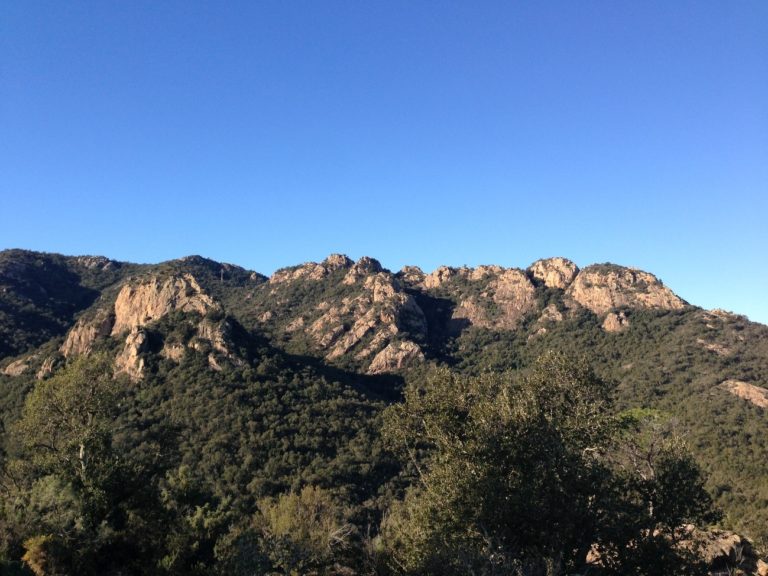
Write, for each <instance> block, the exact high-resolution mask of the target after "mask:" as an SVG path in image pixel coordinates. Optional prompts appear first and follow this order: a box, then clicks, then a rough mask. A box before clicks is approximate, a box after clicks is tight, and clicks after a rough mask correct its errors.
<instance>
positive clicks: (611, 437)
mask: <svg viewBox="0 0 768 576" xmlns="http://www.w3.org/2000/svg"><path fill="white" fill-rule="evenodd" d="M619 424H620V421H618V420H617V419H616V418H614V417H612V416H611V411H610V401H609V393H608V388H607V386H606V384H605V383H604V382H602V381H601V380H600V379H598V378H597V377H596V376H595V375H594V373H593V372H592V371H591V370H590V369H589V368H588V366H587V365H585V364H584V363H583V362H579V361H574V360H569V359H568V358H567V357H564V356H562V355H557V354H552V353H550V354H547V355H544V356H543V357H542V358H541V359H540V360H539V361H538V362H537V364H536V366H535V368H534V370H533V371H532V372H531V373H530V374H529V375H528V376H527V377H525V378H518V377H516V376H515V375H512V374H509V373H508V374H504V375H498V374H482V375H480V376H477V377H469V378H467V377H461V376H458V375H456V374H452V373H450V372H448V371H445V370H438V371H436V372H434V373H433V374H432V375H431V376H430V377H429V378H428V379H427V381H426V382H425V383H423V385H421V386H413V387H410V388H409V389H408V390H406V395H405V402H404V403H403V404H400V405H395V406H393V407H391V408H389V409H388V412H387V419H386V424H385V434H386V436H387V438H388V439H389V441H390V442H391V443H392V445H393V446H395V447H396V448H397V449H398V450H399V451H400V453H401V454H402V455H403V456H404V457H406V458H407V459H409V460H410V461H411V462H412V463H413V464H414V467H415V468H416V470H417V483H416V484H415V485H414V486H413V487H412V488H411V489H409V491H408V492H407V494H406V496H405V498H404V500H403V501H402V502H401V503H399V504H397V505H396V506H394V507H393V509H392V511H391V515H390V517H389V518H388V519H387V521H386V522H385V526H384V538H385V542H388V545H389V547H390V551H391V554H392V558H393V562H394V564H395V566H396V568H397V570H398V571H400V572H402V573H405V574H457V575H458V574H468V573H473V574H485V575H493V574H515V573H519V574H531V575H533V574H563V573H569V572H572V571H580V570H582V569H584V568H585V563H586V561H587V553H588V551H589V550H590V548H592V546H593V545H595V546H597V549H598V550H599V551H600V552H601V557H602V558H604V559H608V558H609V557H608V556H607V555H606V553H607V552H608V551H610V552H611V556H610V563H608V562H603V570H605V571H606V572H607V573H611V574H627V573H635V572H632V570H641V567H642V566H645V568H647V567H648V566H653V569H652V570H654V571H651V572H649V573H656V574H658V573H677V574H684V573H686V574H687V573H691V574H693V573H696V566H695V565H694V563H691V562H686V561H685V559H684V558H681V556H680V554H677V553H675V552H674V550H673V547H672V544H673V541H672V540H671V539H670V537H672V536H674V531H675V529H677V528H678V527H679V526H680V525H681V523H683V522H706V521H709V520H711V519H712V518H713V516H712V515H711V514H710V507H709V503H710V502H709V500H708V497H707V495H706V492H704V491H703V488H702V484H701V475H700V472H699V470H698V468H697V467H696V466H695V464H694V463H693V462H692V461H691V460H690V459H689V458H687V457H685V456H684V455H680V456H679V457H677V455H676V454H672V453H671V452H665V453H664V456H663V457H662V458H660V459H659V461H658V462H657V463H654V466H656V468H655V470H656V474H655V476H654V477H653V478H645V479H643V478H641V477H639V476H638V474H637V472H636V471H635V470H629V469H627V468H624V469H621V468H618V467H616V466H613V465H612V464H613V462H611V459H610V458H608V457H607V454H609V453H611V452H609V448H611V444H612V443H613V442H619V443H622V442H623V441H624V440H623V434H619V431H622V428H621V427H620V426H619ZM681 497H682V498H688V497H692V498H693V500H692V501H691V502H688V501H687V500H685V501H683V502H678V498H681ZM654 507H655V508H654ZM624 548H629V549H638V550H639V549H642V551H643V552H648V551H652V554H650V555H649V554H647V553H646V554H644V555H643V562H645V564H641V563H640V562H637V558H635V557H631V558H629V557H627V556H621V557H619V556H617V555H616V554H614V552H613V551H615V550H622V549H624ZM649 556H652V557H653V558H654V563H653V564H651V563H650V562H649ZM670 569H674V570H676V571H675V572H672V571H668V570H670ZM665 571H667V572H665ZM636 573H641V572H636Z"/></svg>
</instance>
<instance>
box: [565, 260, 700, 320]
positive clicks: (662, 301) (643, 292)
mask: <svg viewBox="0 0 768 576" xmlns="http://www.w3.org/2000/svg"><path fill="white" fill-rule="evenodd" d="M565 295H566V298H567V299H568V300H570V301H571V302H575V303H577V304H579V305H580V306H583V307H584V308H587V309H588V310H591V311H592V312H594V313H595V314H597V315H598V316H602V315H603V314H605V313H607V312H610V311H612V310H614V309H616V308H625V307H626V308H659V309H664V310H679V309H680V308H683V307H684V306H685V302H684V301H683V300H682V299H680V298H678V297H677V296H676V295H675V294H674V293H673V292H672V291H671V290H670V289H669V288H667V287H666V286H664V285H663V284H662V283H661V281H660V280H659V279H658V278H656V276H654V275H653V274H649V273H648V272H643V271H641V270H635V269H632V268H623V267H621V266H614V265H607V264H597V265H593V266H587V267H586V268H584V269H583V270H581V271H580V272H579V273H578V274H577V275H576V277H575V278H574V280H573V282H572V283H571V285H570V286H569V287H568V289H567V290H566V292H565Z"/></svg>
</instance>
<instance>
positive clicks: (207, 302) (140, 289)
mask: <svg viewBox="0 0 768 576" xmlns="http://www.w3.org/2000/svg"><path fill="white" fill-rule="evenodd" d="M214 309H216V310H218V309H220V307H219V306H218V304H216V303H215V302H214V301H213V299H212V298H211V297H210V296H208V295H207V294H205V293H204V292H203V290H202V288H200V285H199V284H198V283H197V281H196V280H195V278H194V277H193V276H192V275H191V274H183V275H180V276H170V277H168V278H159V277H151V278H148V279H146V280H143V281H142V282H139V283H136V284H131V283H129V284H128V285H126V286H124V287H123V289H122V290H120V293H119V294H118V295H117V300H116V301H115V322H114V325H113V326H112V336H116V335H118V334H121V333H123V332H127V331H129V330H132V329H133V328H136V327H140V326H146V325H147V324H148V323H150V322H152V321H154V320H158V319H159V318H162V317H163V316H165V315H166V314H168V313H169V312H172V311H176V310H178V311H181V312H198V313H199V314H206V313H207V312H209V311H211V310H214Z"/></svg>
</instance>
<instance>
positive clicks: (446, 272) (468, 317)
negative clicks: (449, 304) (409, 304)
mask: <svg viewBox="0 0 768 576" xmlns="http://www.w3.org/2000/svg"><path fill="white" fill-rule="evenodd" d="M423 286H424V288H426V289H427V290H430V289H432V290H439V291H440V293H448V294H450V295H451V296H452V297H453V298H455V299H456V300H457V304H456V307H455V308H454V310H453V313H452V317H451V323H452V327H453V328H452V332H453V333H457V332H459V331H460V330H461V329H463V328H464V327H465V326H467V325H471V326H476V327H479V328H490V329H496V330H512V329H514V328H516V327H517V326H518V325H519V324H520V321H521V320H522V319H523V318H524V317H525V315H526V314H528V313H530V312H532V311H533V310H534V309H535V307H536V288H535V287H534V285H533V283H532V282H531V280H530V279H529V278H528V276H527V275H526V274H525V272H523V271H522V270H518V269H517V268H502V267H501V266H478V267H477V268H449V267H447V266H442V267H440V268H438V269H437V270H435V271H434V272H432V274H429V275H427V276H426V277H425V278H424V282H423Z"/></svg>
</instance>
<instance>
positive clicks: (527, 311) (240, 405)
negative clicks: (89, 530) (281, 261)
mask: <svg viewBox="0 0 768 576" xmlns="http://www.w3.org/2000/svg"><path fill="white" fill-rule="evenodd" d="M0 285H2V291H1V292H0V314H1V315H0V320H1V321H2V322H1V323H0V330H2V335H3V339H2V343H1V345H0V373H2V375H0V386H2V406H0V408H2V411H3V413H2V417H3V421H4V422H5V423H6V425H9V424H10V423H11V422H12V421H13V420H14V419H15V417H16V415H17V414H18V410H19V407H20V405H21V399H22V398H23V395H24V394H25V392H26V391H27V390H28V389H29V387H30V386H31V385H32V383H33V382H34V380H35V378H44V377H47V375H48V374H50V373H52V372H53V371H55V370H56V367H57V366H58V365H60V364H61V363H62V362H64V360H65V359H66V358H72V357H75V356H78V355H81V354H88V353H92V352H94V351H106V352H108V353H109V354H111V355H113V357H114V358H115V364H116V366H117V369H118V371H120V372H123V373H125V374H127V375H128V376H129V377H130V379H131V380H132V381H133V382H134V385H135V386H136V387H137V388H136V399H137V402H140V403H141V404H137V406H139V405H141V406H143V408H142V409H141V410H139V409H138V408H137V409H136V410H137V412H141V413H143V414H144V415H145V416H146V415H147V414H150V415H151V414H154V416H152V417H151V418H150V420H152V419H154V421H160V420H162V419H163V418H165V417H166V416H168V415H169V414H175V415H177V416H174V418H178V415H180V414H183V413H195V412H198V411H200V414H201V415H202V414H208V415H209V416H207V417H208V418H214V419H215V420H217V421H218V422H219V423H220V424H221V426H222V427H223V428H224V429H226V430H229V431H228V432H226V433H223V436H222V440H221V442H223V445H226V446H229V447H230V448H229V449H231V450H234V451H235V452H236V453H237V452H238V451H243V450H246V449H245V447H247V446H251V447H253V446H255V445H257V444H262V443H264V442H266V445H265V446H267V447H266V448H265V450H266V452H265V453H264V454H265V455H263V456H260V457H259V458H257V459H256V460H253V459H250V460H248V462H250V464H248V466H247V467H246V468H247V473H246V472H237V470H236V468H237V465H236V460H232V461H229V462H227V463H226V464H225V463H222V464H221V466H223V467H224V468H221V467H219V468H215V467H214V468H206V466H208V464H207V463H202V462H201V461H200V460H199V457H197V456H194V454H195V453H196V450H197V451H199V448H200V446H201V445H207V442H208V440H207V439H206V433H202V432H200V430H205V429H206V427H205V426H203V425H202V423H200V424H198V425H197V427H195V426H192V427H184V426H182V428H181V429H180V430H182V432H180V433H181V434H182V436H184V437H185V438H186V440H185V441H184V442H185V443H183V445H185V446H187V448H186V449H185V450H183V451H182V454H181V455H180V456H179V457H180V458H181V459H182V460H183V461H185V462H189V463H190V464H193V465H194V466H196V467H197V468H199V469H200V470H206V469H207V470H209V473H213V471H214V470H216V473H217V474H221V473H223V472H222V470H224V469H227V470H229V471H228V472H226V474H225V475H226V476H227V477H230V478H235V477H237V478H240V480H237V481H234V480H233V481H232V482H231V483H228V484H226V485H227V486H229V488H227V489H226V490H228V491H231V493H233V494H234V493H237V494H240V495H241V496H242V494H243V493H247V492H248V490H247V489H246V488H244V484H243V482H244V478H245V476H248V477H251V478H260V480H259V482H261V483H263V485H264V486H266V485H269V483H270V482H272V483H274V487H273V490H277V487H279V486H282V487H285V486H287V485H290V484H291V482H293V481H294V480H293V479H296V478H301V477H310V476H312V477H317V478H320V477H323V474H324V473H323V472H322V470H323V469H327V470H332V469H334V466H337V464H332V462H334V461H335V462H337V463H338V462H345V463H344V464H338V466H341V468H339V469H338V473H339V474H340V475H341V476H344V475H345V474H346V473H345V472H344V471H343V469H344V468H345V467H349V466H352V467H354V466H358V465H360V464H361V462H362V461H361V460H360V459H361V458H362V459H363V460H365V459H366V458H367V459H369V460H370V462H369V466H367V467H365V470H366V472H364V473H363V472H360V473H357V472H355V473H351V472H350V474H351V475H352V476H354V477H355V478H356V479H355V480H349V482H348V483H347V484H346V485H347V486H348V489H349V490H351V491H354V490H355V489H356V488H354V486H355V485H357V484H359V485H364V486H366V488H365V490H363V491H364V492H365V491H366V490H367V492H366V494H367V496H366V495H365V494H361V495H360V498H364V497H371V495H373V494H376V493H379V491H382V490H383V491H385V492H386V491H387V490H389V488H386V487H385V485H387V482H388V480H387V478H388V477H389V476H388V475H391V473H392V471H391V470H389V471H387V470H388V469H387V466H388V464H386V459H384V460H380V459H379V458H380V456H374V454H378V452H377V451H378V450H379V448H378V447H377V446H378V444H377V441H376V440H375V439H374V437H375V434H376V432H375V418H376V414H377V412H378V410H379V409H380V407H381V406H383V405H385V404H386V403H387V402H391V401H393V400H395V399H396V398H397V396H398V394H399V389H400V386H401V384H402V381H403V378H412V379H415V378H418V377H419V374H420V373H421V370H422V368H423V367H425V366H427V365H430V364H433V363H437V364H446V365H449V366H451V367H452V368H453V369H454V370H457V371H460V372H466V373H479V372H482V371H485V370H495V371H499V370H505V369H510V368H511V369H516V368H524V367H526V366H529V365H531V363H532V362H533V361H534V359H535V358H536V357H537V356H539V355H540V354H541V353H542V352H544V351H546V350H550V349H555V350H561V351H566V352H569V353H571V354H575V355H587V356H588V358H589V359H590V362H591V363H592V364H593V366H594V367H595V369H596V370H597V372H598V373H599V374H600V375H601V376H602V377H604V378H607V379H609V380H610V381H611V382H613V383H614V385H615V387H614V389H615V394H616V398H617V401H618V403H619V404H620V405H621V406H624V407H627V408H630V407H646V408H654V409H658V410H661V411H663V412H664V413H666V414H668V415H669V416H671V417H672V418H673V419H674V420H675V421H676V422H677V427H678V430H679V431H680V432H681V433H683V434H684V435H685V436H686V437H687V438H688V441H689V443H690V444H691V447H692V449H693V451H694V453H695V454H696V456H697V458H698V459H699V460H700V462H701V463H702V464H703V465H704V467H705V468H706V469H707V471H708V472H709V474H710V476H709V484H708V487H709V489H710V491H711V493H712V494H713V495H714V496H715V498H716V500H717V502H718V503H719V504H720V505H722V506H723V507H724V509H725V510H726V512H727V515H728V516H727V522H728V524H729V525H730V526H734V527H737V528H739V529H740V530H742V531H743V532H745V533H746V534H748V535H750V536H751V537H753V538H755V539H757V540H758V541H761V542H762V543H763V544H765V543H768V528H766V526H768V439H766V437H765V433H764V431H765V430H766V429H768V415H766V409H765V407H764V406H761V405H760V402H761V398H763V397H764V396H763V394H764V391H765V390H766V387H768V327H766V326H763V325H761V324H756V323H752V322H749V321H748V320H746V319H745V318H743V317H740V316H736V315H732V314H729V313H726V312H722V311H705V310H702V309H700V308H697V307H695V306H691V305H689V304H688V303H686V302H685V301H684V300H683V299H681V298H680V297H678V296H677V295H675V294H674V293H673V292H672V291H671V290H670V289H669V288H667V287H666V286H664V285H663V284H662V283H661V281H660V280H658V279H657V278H656V277H655V276H653V275H652V274H649V273H647V272H643V271H640V270H635V269H631V268H625V267H621V266H617V265H614V264H598V265H592V266H587V267H585V268H583V269H579V268H578V267H577V266H576V265H575V264H574V263H573V262H571V261H569V260H567V259H565V258H550V259H544V260H540V261H537V262H535V263H533V264H532V265H531V266H530V267H529V268H527V269H525V270H523V269H507V268H502V267H499V266H480V267H477V268H449V267H441V268H438V269H437V270H435V271H434V272H432V273H430V274H425V273H424V272H422V271H421V270H419V269H418V268H416V267H406V268H404V269H403V270H401V271H399V272H397V273H392V272H390V271H388V270H386V269H384V268H383V267H382V266H381V265H380V264H379V263H378V262H377V261H376V260H374V259H372V258H361V259H360V260H358V261H357V262H353V261H351V260H350V259H349V258H347V257H345V256H341V255H332V256H329V257H328V258H327V259H326V260H324V261H323V262H320V263H305V264H302V265H299V266H294V267H290V268H285V269H282V270H279V271H277V272H275V273H274V274H273V275H272V277H270V278H266V277H264V276H262V275H260V274H258V273H255V272H252V271H248V270H245V269H243V268H240V267H237V266H233V265H230V264H221V263H218V262H214V261H211V260H207V259H204V258H201V257H197V256H193V257H187V258H182V259H179V260H174V261H170V262H165V263H162V264H157V265H132V264H125V263H115V262H112V261H109V260H107V259H98V258H74V257H64V256H58V255H49V254H37V253H30V252H24V251H6V252H2V253H0ZM189 384H191V385H189ZM313 402H317V406H316V407H315V408H316V409H317V410H319V412H318V411H317V410H315V409H311V408H309V407H310V406H311V405H312V403H313ZM323 403H326V404H323ZM228 405H232V406H237V409H236V410H234V414H236V415H234V416H232V419H230V416H227V413H228V412H232V410H231V409H229V408H227V406H228ZM158 406H159V407H162V408H158ZM270 406H271V407H270ZM323 406H324V407H323ZM262 408H263V409H262ZM333 410H336V411H338V414H339V418H340V419H342V420H343V422H344V424H343V425H340V426H341V427H338V426H339V425H337V424H336V423H334V424H332V425H331V426H330V427H327V428H323V427H322V426H320V427H318V426H319V425H320V422H319V421H318V417H319V414H320V413H322V412H327V411H333ZM344 414H346V416H342V415H344ZM201 418H205V417H204V416H201ZM228 422H229V424H228ZM289 422H290V424H288V423H289ZM143 426H144V425H143ZM144 427H145V428H147V429H151V428H152V426H151V425H150V424H146V426H144ZM313 427H315V428H314V429H315V432H312V431H311V429H313ZM214 428H216V426H214ZM256 428H258V429H259V430H260V431H259V432H258V434H256V435H254V434H255V432H254V434H250V435H249V434H246V435H243V434H241V432H239V431H237V430H241V429H253V430H255V429H256ZM184 430H186V431H184ZM270 430H272V431H271V432H270ZM277 430H282V432H280V433H279V434H278V433H277V432H276V431H277ZM363 430H365V432H363ZM344 431H349V434H347V433H346V432H344ZM276 434H278V435H281V436H282V439H281V440H280V441H278V440H277V439H276V438H275V435H276ZM185 435H186V436H185ZM265 438H271V439H270V440H268V441H267V440H265ZM305 438H312V440H306V441H305V440H304V439H305ZM355 438H357V440H356V439H355ZM363 438H367V439H366V440H363ZM306 442H309V444H306ZM326 444H327V445H328V446H334V448H333V449H332V451H331V452H332V453H333V454H335V456H331V457H330V458H331V459H330V460H324V459H321V460H318V461H317V462H315V463H313V462H312V460H311V459H309V460H308V459H307V458H308V454H309V451H307V449H306V448H302V449H300V450H298V451H297V452H296V453H295V454H294V453H293V452H291V450H292V449H289V448H287V447H290V446H305V447H306V446H312V447H313V449H314V450H319V449H321V447H322V446H325V445H326ZM281 445H283V446H284V449H285V450H288V452H285V454H286V456H280V454H281V449H280V448H278V446H281ZM270 446H271V447H270ZM323 449H324V448H323ZM210 450H213V448H206V451H210ZM301 450H305V452H302V451H301ZM350 450H351V452H350ZM288 454H294V455H293V456H290V455H288ZM329 454H330V453H329ZM353 454H356V455H353ZM243 458H245V456H243ZM339 458H340V459H341V460H339ZM353 461H356V462H358V464H354V466H353V465H352V464H351V462H353ZM376 462H378V464H377V463H376ZM217 466H218V465H217ZM324 467H326V468H324ZM351 469H352V468H349V470H351ZM349 470H348V471H349ZM318 475H319V476H318ZM350 477H351V476H350ZM270 478H271V480H270ZM227 482H229V481H227ZM327 482H328V483H329V484H330V480H327ZM333 482H341V484H344V482H342V481H340V480H339V478H338V477H335V478H334V480H333ZM246 484H247V483H246ZM212 489H213V488H212ZM215 489H216V490H223V488H222V487H221V485H219V486H218V488H215ZM259 490H261V489H259ZM259 490H256V491H255V492H251V494H252V496H253V495H256V494H258V493H260V492H259Z"/></svg>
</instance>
